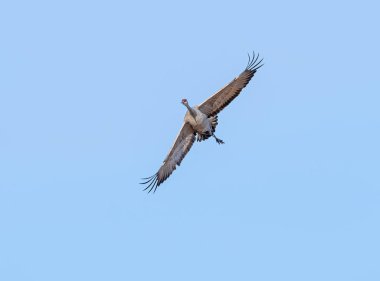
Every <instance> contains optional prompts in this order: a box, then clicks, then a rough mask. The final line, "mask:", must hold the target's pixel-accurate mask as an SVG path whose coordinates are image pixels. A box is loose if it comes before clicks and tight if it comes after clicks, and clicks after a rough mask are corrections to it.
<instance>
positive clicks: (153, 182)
mask: <svg viewBox="0 0 380 281" xmlns="http://www.w3.org/2000/svg"><path fill="white" fill-rule="evenodd" d="M143 179H144V180H147V181H145V182H140V184H148V186H147V187H145V188H144V189H143V191H145V190H147V189H149V190H148V193H150V192H151V191H152V190H153V189H154V191H156V189H157V186H158V184H157V183H158V173H156V174H154V175H153V176H151V177H148V178H143ZM153 193H154V192H153Z"/></svg>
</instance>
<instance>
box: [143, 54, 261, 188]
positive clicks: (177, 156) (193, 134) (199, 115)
mask: <svg viewBox="0 0 380 281" xmlns="http://www.w3.org/2000/svg"><path fill="white" fill-rule="evenodd" d="M259 57H260V55H259V54H257V56H255V52H253V54H252V58H251V56H250V55H249V53H248V64H247V66H246V68H245V69H244V70H243V72H242V73H240V75H239V76H237V77H236V78H234V79H233V80H232V81H231V82H230V83H228V84H227V85H225V86H224V87H223V88H221V89H220V90H219V91H217V92H216V93H215V94H213V95H212V96H211V97H209V98H208V99H206V100H205V101H204V102H203V103H201V104H199V105H198V106H194V107H191V106H190V105H189V102H188V101H187V99H185V98H184V99H182V101H181V103H182V104H183V105H184V106H185V107H186V108H187V112H186V114H185V117H184V120H183V125H182V127H181V129H180V131H179V133H178V135H177V137H176V139H175V141H174V144H173V146H172V147H171V149H170V150H169V153H168V154H167V156H166V157H165V159H164V161H163V164H162V165H161V167H160V168H159V170H158V171H157V172H156V173H155V174H154V175H152V176H151V177H148V178H143V180H146V181H145V182H142V183H140V184H143V185H147V186H146V187H145V188H144V191H145V190H148V193H150V192H151V191H152V190H153V193H154V192H156V190H157V187H159V186H160V185H161V184H162V183H163V182H164V181H165V180H166V179H167V178H168V177H169V176H170V175H171V174H172V173H173V171H174V170H175V169H176V168H177V166H180V165H181V162H182V160H183V159H184V158H185V156H186V154H187V153H188V152H189V151H190V149H191V147H192V145H193V143H194V142H195V140H197V141H198V142H201V141H204V140H207V139H208V138H210V137H213V138H214V139H215V141H216V142H217V144H224V141H223V140H221V139H219V138H218V137H216V136H215V129H216V126H217V125H218V113H219V112H220V111H222V110H223V109H224V108H225V107H226V106H227V105H229V104H230V103H231V102H232V101H233V100H234V99H235V98H236V97H237V96H238V95H239V94H240V92H241V91H242V89H243V88H245V87H246V86H247V85H248V83H249V81H250V80H251V79H252V77H253V76H254V75H255V73H256V71H257V70H258V69H259V68H260V67H262V66H263V65H264V64H263V63H262V61H263V59H260V60H259Z"/></svg>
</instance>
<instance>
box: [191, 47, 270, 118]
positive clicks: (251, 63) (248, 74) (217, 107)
mask: <svg viewBox="0 0 380 281" xmlns="http://www.w3.org/2000/svg"><path fill="white" fill-rule="evenodd" d="M248 58H249V59H248V64H247V67H246V68H245V70H244V71H243V72H242V73H241V74H240V75H239V76H238V77H236V78H235V79H234V80H232V81H231V82H230V83H228V84H227V85H226V86H224V87H223V88H222V89H220V90H219V91H217V92H216V93H215V94H214V95H212V96H211V97H210V98H208V99H207V100H205V101H204V102H203V103H202V104H200V105H199V106H198V108H199V110H200V111H202V112H203V113H204V114H206V115H207V116H208V117H211V116H215V115H216V114H218V113H219V112H220V111H221V110H223V109H224V108H225V107H226V106H227V105H229V104H230V102H231V101H233V100H234V99H235V98H236V97H237V96H238V95H239V94H240V92H241V90H242V89H243V88H245V86H247V84H248V83H249V81H250V80H251V79H252V77H253V75H255V73H256V71H257V70H258V69H259V68H260V67H262V66H263V64H261V62H262V61H263V59H261V60H260V61H258V60H259V54H257V56H255V53H253V56H252V59H251V57H250V56H249V54H248Z"/></svg>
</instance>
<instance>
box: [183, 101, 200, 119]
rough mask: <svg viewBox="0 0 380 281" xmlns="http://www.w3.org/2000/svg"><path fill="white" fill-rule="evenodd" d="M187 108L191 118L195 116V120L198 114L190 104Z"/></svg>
mask: <svg viewBox="0 0 380 281" xmlns="http://www.w3.org/2000/svg"><path fill="white" fill-rule="evenodd" d="M185 106H186V107H187V109H188V110H189V112H190V114H191V116H193V118H195V117H196V116H197V112H196V111H195V110H194V108H192V107H191V106H190V105H188V104H185Z"/></svg>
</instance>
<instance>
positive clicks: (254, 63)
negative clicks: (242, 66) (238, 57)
mask: <svg viewBox="0 0 380 281" xmlns="http://www.w3.org/2000/svg"><path fill="white" fill-rule="evenodd" d="M248 58H249V60H248V64H247V67H246V69H247V70H251V71H256V70H258V69H259V68H260V67H262V66H263V65H264V64H261V63H262V61H263V58H262V59H261V60H260V61H258V60H259V58H260V53H257V56H256V55H255V52H254V51H253V52H252V59H251V57H250V56H249V54H248Z"/></svg>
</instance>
